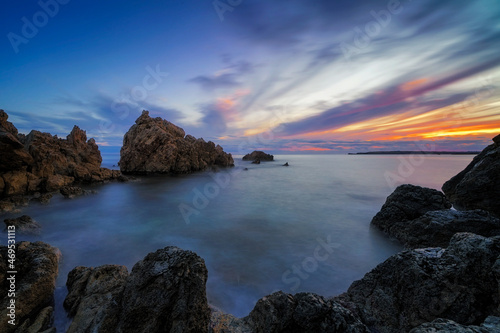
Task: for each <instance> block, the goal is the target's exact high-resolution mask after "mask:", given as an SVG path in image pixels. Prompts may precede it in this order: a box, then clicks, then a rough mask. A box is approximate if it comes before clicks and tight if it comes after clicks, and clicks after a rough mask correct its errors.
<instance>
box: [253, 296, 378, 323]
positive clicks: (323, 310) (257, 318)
mask: <svg viewBox="0 0 500 333" xmlns="http://www.w3.org/2000/svg"><path fill="white" fill-rule="evenodd" d="M244 320H245V321H246V322H247V323H248V325H249V326H250V327H251V328H252V329H253V331H254V332H258V333H279V332H282V333H301V332H316V333H326V332H331V333H340V332H345V333H348V332H349V333H350V332H352V333H354V332H363V333H368V332H369V330H368V328H367V327H366V326H365V325H364V324H362V323H361V322H360V321H359V319H358V318H357V317H356V316H354V315H353V314H352V313H351V311H349V310H348V309H346V308H344V307H343V306H341V305H340V304H339V303H338V302H336V301H334V300H331V299H330V300H327V299H325V298H323V297H322V296H319V295H316V294H313V293H298V294H296V295H290V294H285V293H283V292H281V291H280V292H276V293H274V294H272V295H270V296H267V297H264V298H262V299H260V300H259V301H258V302H257V304H256V305H255V308H254V309H253V310H252V312H250V315H249V316H248V317H246V318H245V319H244Z"/></svg>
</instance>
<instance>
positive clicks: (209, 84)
mask: <svg viewBox="0 0 500 333" xmlns="http://www.w3.org/2000/svg"><path fill="white" fill-rule="evenodd" d="M223 61H224V62H225V63H226V66H225V67H224V68H223V69H222V70H220V71H218V72H217V73H215V74H213V75H198V76H196V77H194V78H191V79H189V80H188V82H191V83H196V84H198V85H199V86H200V87H201V88H202V89H204V90H206V91H214V90H216V89H224V88H235V87H238V86H240V85H241V84H242V83H241V81H240V79H241V78H242V77H243V76H244V75H247V74H250V73H252V72H253V71H254V69H255V67H256V66H255V65H254V64H252V63H250V62H248V61H244V60H241V61H238V62H233V61H232V59H231V58H230V57H229V56H228V55H223Z"/></svg>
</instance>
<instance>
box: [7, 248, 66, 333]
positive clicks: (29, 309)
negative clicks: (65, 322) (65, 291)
mask: <svg viewBox="0 0 500 333" xmlns="http://www.w3.org/2000/svg"><path fill="white" fill-rule="evenodd" d="M15 250H16V260H15V262H14V268H15V270H16V271H17V274H15V281H16V285H15V289H16V297H15V300H16V303H15V304H16V318H15V323H16V326H13V325H10V324H8V322H7V320H5V319H6V318H9V317H8V316H7V314H8V313H9V312H8V309H7V306H8V304H9V302H10V297H8V293H7V292H8V290H9V288H10V282H9V280H7V278H8V277H10V274H8V273H7V271H10V270H12V267H8V266H7V265H8V264H10V263H9V262H8V261H7V259H8V249H7V247H6V246H1V247H0V292H1V294H0V295H1V301H0V305H1V309H0V315H1V316H2V318H3V319H2V320H1V321H0V332H6V333H10V332H14V331H15V329H16V328H18V327H20V326H21V325H22V324H23V323H24V322H25V321H26V320H30V323H31V322H37V317H38V315H39V314H40V313H41V312H43V311H44V309H45V308H46V307H47V306H50V304H51V302H52V301H53V297H54V290H55V283H56V277H57V273H58V264H59V259H60V252H59V250H58V249H57V248H54V247H52V246H50V245H48V244H46V243H42V242H36V243H30V242H20V243H17V244H16V248H15ZM45 311H46V310H45ZM45 322H46V323H47V321H45ZM48 322H50V321H48ZM42 328H43V329H48V328H49V327H42Z"/></svg>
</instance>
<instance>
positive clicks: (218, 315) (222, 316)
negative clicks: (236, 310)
mask: <svg viewBox="0 0 500 333" xmlns="http://www.w3.org/2000/svg"><path fill="white" fill-rule="evenodd" d="M210 310H211V311H212V312H211V315H210V324H209V327H208V332H209V333H254V331H253V330H252V328H250V326H249V325H247V324H246V323H245V321H244V320H243V319H240V318H236V317H235V316H233V315H230V314H227V313H224V312H222V311H221V310H219V309H217V308H215V307H213V306H210Z"/></svg>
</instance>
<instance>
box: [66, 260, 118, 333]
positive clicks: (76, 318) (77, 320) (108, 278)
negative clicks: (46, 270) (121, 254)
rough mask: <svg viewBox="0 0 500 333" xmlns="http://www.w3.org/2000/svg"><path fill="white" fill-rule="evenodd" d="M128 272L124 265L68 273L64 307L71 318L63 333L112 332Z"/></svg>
mask: <svg viewBox="0 0 500 333" xmlns="http://www.w3.org/2000/svg"><path fill="white" fill-rule="evenodd" d="M127 277H128V271H127V268H126V267H125V266H118V265H104V266H100V267H97V268H88V267H82V266H79V267H76V268H74V269H73V270H72V271H71V272H69V274H68V280H67V282H66V286H67V288H68V295H67V296H66V299H65V300H64V308H65V309H66V310H67V311H68V314H69V315H70V316H71V317H73V321H72V323H71V325H70V327H69V328H68V331H67V333H79V332H82V333H83V332H92V331H93V330H96V329H97V328H98V329H99V332H115V328H116V325H117V324H118V323H117V319H118V318H117V315H118V313H119V312H118V310H119V309H118V307H117V306H116V305H117V304H119V303H120V301H121V297H122V293H123V288H124V285H125V281H126V279H127Z"/></svg>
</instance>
